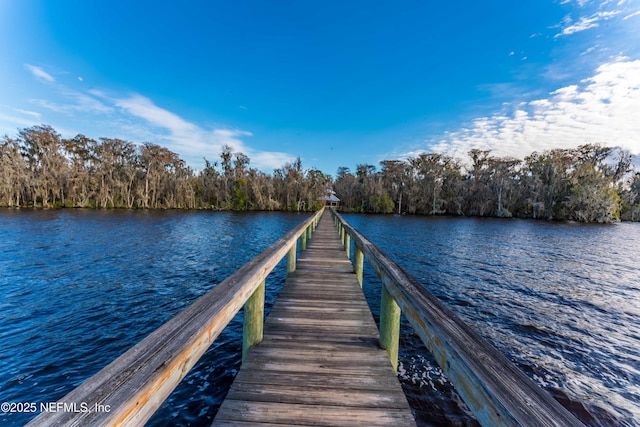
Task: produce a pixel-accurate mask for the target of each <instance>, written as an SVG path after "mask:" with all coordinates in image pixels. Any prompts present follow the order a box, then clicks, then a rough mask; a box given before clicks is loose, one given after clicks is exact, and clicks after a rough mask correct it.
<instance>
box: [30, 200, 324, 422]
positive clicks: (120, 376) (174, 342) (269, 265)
mask: <svg viewBox="0 0 640 427" xmlns="http://www.w3.org/2000/svg"><path fill="white" fill-rule="evenodd" d="M323 210H324V208H323V209H321V210H320V211H318V212H317V213H315V214H314V215H313V216H312V217H311V218H309V219H308V220H306V221H304V222H303V223H301V224H300V225H299V226H297V227H295V228H294V229H293V230H291V231H289V232H288V233H287V234H285V235H284V236H283V237H281V238H280V239H279V240H278V241H276V242H275V243H274V244H273V245H271V246H270V247H269V248H267V249H266V250H264V251H263V252H262V253H260V254H259V255H258V256H256V257H255V258H253V259H252V260H251V261H249V262H248V263H246V264H245V265H244V266H242V267H241V268H240V269H239V270H237V271H236V272H235V273H234V274H232V275H231V276H229V277H228V278H227V279H225V280H224V281H222V282H220V283H219V284H218V285H216V286H215V287H214V288H213V289H211V290H210V291H209V292H207V293H206V294H205V295H203V296H201V297H200V298H199V299H198V300H196V301H195V302H194V303H193V304H192V305H191V306H189V307H187V308H186V309H184V310H183V311H182V312H180V313H179V314H177V315H176V316H175V317H173V318H172V319H171V320H169V321H168V322H166V323H165V324H163V325H162V326H160V327H159V328H158V329H156V330H155V331H154V332H152V333H151V334H150V335H149V336H147V337H146V338H145V339H143V340H142V341H140V342H139V343H138V344H136V345H135V346H133V347H132V348H131V349H129V350H128V351H127V352H125V353H124V354H122V355H121V356H120V357H118V358H117V359H116V360H114V361H113V362H111V363H110V364H109V365H107V366H106V367H105V368H103V369H102V370H101V371H99V372H98V373H97V374H95V375H94V376H92V377H90V378H89V379H87V380H86V381H85V382H84V383H82V384H81V385H79V386H78V387H77V388H75V389H74V390H72V391H71V392H70V393H69V394H67V395H66V396H65V397H63V398H62V399H61V400H60V401H59V402H57V405H55V408H54V409H55V410H52V411H50V412H43V413H41V414H40V415H39V416H37V417H36V418H34V419H33V420H32V421H31V422H30V423H29V424H27V425H28V426H31V427H34V426H46V427H49V426H52V425H56V426H89V425H91V426H96V425H104V426H112V425H118V426H121V425H126V426H142V425H144V424H145V422H146V421H147V420H148V419H149V418H151V416H152V415H153V414H154V413H155V412H156V410H157V409H158V408H159V407H160V405H162V402H164V400H165V399H166V398H167V397H168V396H169V395H170V394H171V392H172V391H173V390H174V389H175V388H176V386H177V385H178V384H179V383H180V381H181V380H182V379H183V378H184V377H185V376H186V375H187V374H188V373H189V371H190V370H191V368H193V366H194V365H195V364H196V363H197V362H198V360H199V359H200V358H201V357H202V355H203V354H204V353H205V351H206V350H207V349H208V348H209V347H210V346H211V344H212V343H213V342H214V341H215V339H216V338H217V337H218V336H219V335H220V333H221V332H222V330H223V329H224V328H225V327H226V326H227V325H228V324H229V322H230V321H231V320H232V319H233V317H234V316H235V315H236V314H237V313H238V312H239V311H240V309H241V308H242V307H243V306H244V325H243V351H242V352H243V358H244V356H245V355H246V352H247V350H248V349H249V348H250V347H251V346H253V345H255V344H257V343H259V342H260V341H262V334H263V332H262V331H263V321H264V293H265V280H266V278H267V276H268V275H269V273H271V271H272V270H273V269H274V268H275V266H276V265H277V264H278V263H279V262H280V261H281V260H282V259H283V258H284V257H285V256H286V257H287V274H288V273H291V272H293V271H295V268H296V251H297V243H298V240H299V241H300V246H301V250H304V249H305V248H306V243H307V239H308V238H310V237H311V235H312V233H313V231H314V230H315V227H316V225H317V224H318V220H319V218H320V216H321V215H322V213H323ZM65 408H67V409H69V410H65Z"/></svg>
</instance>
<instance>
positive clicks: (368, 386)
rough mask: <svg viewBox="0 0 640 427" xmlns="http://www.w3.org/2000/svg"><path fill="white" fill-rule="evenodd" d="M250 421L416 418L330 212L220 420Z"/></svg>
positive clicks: (383, 422)
mask: <svg viewBox="0 0 640 427" xmlns="http://www.w3.org/2000/svg"><path fill="white" fill-rule="evenodd" d="M245 423H253V424H280V425H330V426H336V425H340V426H351V425H363V426H389V425H393V426H395V427H399V426H415V425H416V424H415V421H414V418H413V415H412V413H411V409H410V407H409V405H408V403H407V399H406V397H405V395H404V393H403V391H402V387H401V386H400V383H399V381H398V379H397V376H396V374H395V372H394V369H393V368H392V366H391V364H390V362H389V358H388V356H387V353H386V351H385V350H383V349H381V348H380V347H379V334H378V329H377V327H376V325H375V322H374V320H373V317H372V315H371V311H370V309H369V306H368V305H367V302H366V300H365V298H364V295H363V293H362V289H361V288H360V286H359V285H358V282H357V280H356V275H355V274H354V272H353V267H352V264H351V262H350V261H349V258H348V257H347V255H346V253H345V251H344V249H343V246H342V243H341V241H340V238H339V236H338V233H337V232H336V228H335V227H334V225H333V222H332V220H331V217H330V215H329V213H328V212H326V213H325V214H324V215H323V217H322V219H321V220H320V222H319V224H318V227H317V229H316V231H315V233H314V234H313V239H312V240H311V241H310V242H309V244H308V246H307V249H306V250H305V251H303V252H302V254H301V255H300V257H299V258H298V262H297V267H296V270H295V271H294V272H293V273H291V274H290V275H289V277H288V278H287V280H286V282H285V285H284V287H283V289H282V291H281V293H280V296H279V297H278V299H277V301H276V303H275V305H274V307H273V309H272V310H271V313H270V314H269V316H268V317H267V319H266V322H265V326H264V340H263V342H262V343H260V344H259V345H257V346H255V347H253V348H252V349H251V350H250V351H249V353H248V355H247V358H246V360H245V361H244V362H243V364H242V367H241V368H240V370H239V372H238V374H237V376H236V378H235V380H234V382H233V385H232V386H231V390H230V391H229V393H228V395H227V397H226V399H225V401H224V402H223V404H222V406H221V407H220V410H219V411H218V414H217V415H216V418H215V421H214V423H213V425H214V426H230V425H246V424H245Z"/></svg>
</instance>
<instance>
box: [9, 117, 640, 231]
mask: <svg viewBox="0 0 640 427" xmlns="http://www.w3.org/2000/svg"><path fill="white" fill-rule="evenodd" d="M468 154H469V160H470V161H469V162H467V163H468V164H467V165H464V164H463V162H462V161H461V160H460V159H454V158H452V157H449V156H446V155H442V154H437V153H422V154H419V155H418V156H416V157H411V158H408V159H406V160H383V161H381V162H380V169H379V170H378V169H377V168H376V166H375V165H370V164H360V165H357V166H356V172H355V173H352V172H351V171H350V169H349V168H348V167H340V168H339V169H338V171H337V176H336V177H335V179H334V178H333V177H332V176H331V175H327V174H324V173H323V172H322V171H320V170H317V169H313V168H312V169H304V168H303V167H302V162H301V160H300V158H298V159H296V160H295V161H294V162H292V163H286V164H284V165H283V166H282V167H281V168H278V169H275V170H274V171H273V173H272V174H271V175H269V174H266V173H264V172H261V171H259V170H257V169H256V168H253V167H250V159H249V157H248V156H246V155H245V154H243V153H239V152H237V153H234V152H233V151H232V148H231V147H229V146H224V147H223V148H222V152H221V154H220V160H219V161H216V162H213V163H211V162H209V161H208V160H207V159H205V168H204V169H203V170H201V171H198V172H196V171H194V170H193V169H191V168H190V167H188V166H187V165H186V164H185V162H184V161H183V160H182V159H180V157H179V156H178V154H176V153H173V152H171V151H170V150H168V149H167V148H164V147H161V146H159V145H156V144H153V143H144V144H135V143H132V142H129V141H124V140H120V139H114V138H100V139H99V141H96V140H94V139H91V138H88V137H86V136H84V135H77V136H75V137H74V138H71V139H64V138H62V137H61V135H60V134H58V133H57V132H56V131H55V130H54V129H53V128H52V127H50V126H46V125H40V126H33V127H31V128H25V129H22V130H20V131H19V132H18V136H17V137H16V138H10V137H8V136H4V137H2V138H0V207H9V208H12V207H13V208H93V209H114V208H123V209H207V210H220V211H229V210H235V211H246V210H255V211H287V212H292V211H293V212H306V211H314V210H316V209H318V208H319V207H321V206H323V205H324V196H326V195H327V192H328V191H335V193H336V195H337V197H338V198H340V200H341V208H342V210H343V211H344V212H362V213H399V214H411V215H453V216H479V217H502V218H504V217H518V218H533V219H549V220H552V219H553V220H571V221H580V222H599V223H611V222H617V221H620V220H622V221H640V172H637V171H635V170H634V168H633V163H632V156H631V154H630V153H629V152H627V151H623V150H620V149H617V148H610V147H604V146H602V145H600V144H585V145H581V146H579V147H577V148H573V149H554V150H548V151H545V152H542V153H537V152H534V153H532V154H530V155H529V156H527V157H526V158H525V159H524V160H520V159H515V158H512V157H496V156H492V155H491V153H490V151H483V150H478V149H473V150H471V151H470V152H469V153H468Z"/></svg>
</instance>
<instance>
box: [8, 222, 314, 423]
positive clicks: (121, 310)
mask: <svg viewBox="0 0 640 427" xmlns="http://www.w3.org/2000/svg"><path fill="white" fill-rule="evenodd" d="M305 218H307V216H306V215H296V214H276V213H257V214H236V213H225V212H223V213H220V212H171V211H168V212H152V211H146V212H145V211H89V210H86V211H85V210H74V211H27V210H25V211H6V210H4V211H3V210H0V401H2V402H5V401H8V402H35V403H37V404H38V405H39V404H40V403H41V402H42V403H46V402H51V401H56V400H58V399H59V398H61V397H62V396H64V395H65V394H67V393H68V392H69V391H71V390H72V389H73V388H74V387H76V386H77V385H79V384H80V383H81V382H82V381H84V380H85V379H86V378H88V377H90V376H91V375H93V374H95V373H96V372H97V371H99V370H100V369H101V368H102V367H104V366H105V365H106V364H107V363H109V362H111V361H112V360H113V359H115V358H116V357H117V356H119V355H120V354H121V353H123V352H124V351H125V350H127V349H128V348H130V347H131V346H133V345H134V344H136V343H137V342H138V341H140V340H141V339H142V338H144V337H145V336H147V335H148V334H149V333H150V332H152V331H153V330H155V329H156V328H157V327H159V326H160V325H162V324H163V323H164V322H166V321H167V320H169V319H170V318H171V317H173V316H174V315H175V314H177V313H178V312H179V311H180V310H182V309H183V308H185V307H186V306H188V305H189V304H190V303H191V302H193V301H194V300H195V299H196V298H197V297H199V296H200V295H202V294H204V293H205V292H206V291H208V290H209V289H211V288H212V287H213V286H215V284H216V283H219V282H220V281H222V280H223V279H225V278H226V277H228V276H229V275H230V274H232V273H233V272H234V271H235V270H236V269H237V268H239V267H240V266H242V265H243V264H244V263H245V262H247V261H249V260H250V259H251V258H253V257H254V256H255V255H257V254H258V253H260V252H261V251H262V250H264V249H265V248H267V247H268V246H269V245H270V244H272V243H273V242H274V241H275V240H277V239H278V238H279V237H280V236H281V235H282V234H284V233H285V232H287V231H289V230H290V229H291V228H293V227H294V226H295V225H297V224H298V223H299V222H300V221H302V220H303V219H305ZM283 280H284V269H283V268H282V266H279V267H278V268H277V269H276V271H274V273H273V277H270V278H269V280H268V281H267V283H268V286H267V291H268V292H269V294H270V296H271V300H272V299H273V295H274V294H275V291H276V290H277V288H278V287H279V286H281V285H282V283H283ZM269 302H271V301H269ZM237 317H238V318H236V319H235V320H234V322H232V324H231V325H230V327H229V328H228V329H227V330H225V332H224V333H223V335H222V336H221V337H220V338H219V339H218V340H217V341H216V342H215V343H214V345H213V346H212V349H211V350H210V351H209V352H208V353H207V354H206V355H205V357H204V358H203V359H202V362H201V364H200V365H199V367H198V369H197V370H194V371H193V372H192V373H191V374H190V375H189V376H188V377H187V378H186V379H185V381H184V382H183V384H182V385H181V386H179V389H177V390H176V392H174V394H173V395H172V396H171V397H170V399H169V400H168V401H167V402H166V403H165V405H164V406H163V407H162V408H161V410H160V411H159V412H158V413H157V414H156V416H155V418H154V419H153V420H152V421H151V422H150V424H151V425H166V424H167V420H169V419H170V420H172V424H175V425H208V424H210V423H211V420H212V418H213V414H214V412H215V410H216V408H217V406H219V404H220V402H221V400H222V398H223V397H224V395H225V394H226V392H227V389H228V386H229V384H230V383H231V380H232V378H233V375H234V373H235V370H237V369H238V366H239V362H240V359H239V351H240V348H241V334H242V324H241V318H239V316H237ZM32 417H33V414H29V413H27V414H24V413H22V414H16V413H2V412H0V424H2V425H23V424H24V423H25V422H27V421H28V420H29V419H31V418H32Z"/></svg>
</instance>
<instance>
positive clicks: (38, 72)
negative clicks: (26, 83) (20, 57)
mask: <svg viewBox="0 0 640 427" xmlns="http://www.w3.org/2000/svg"><path fill="white" fill-rule="evenodd" d="M24 68H26V69H27V70H29V72H31V74H33V76H34V77H35V78H36V79H38V80H40V81H44V82H47V83H53V82H55V81H56V79H54V78H53V77H52V76H51V74H49V73H47V72H46V71H44V70H43V69H42V68H40V67H36V66H35V65H29V64H24Z"/></svg>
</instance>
